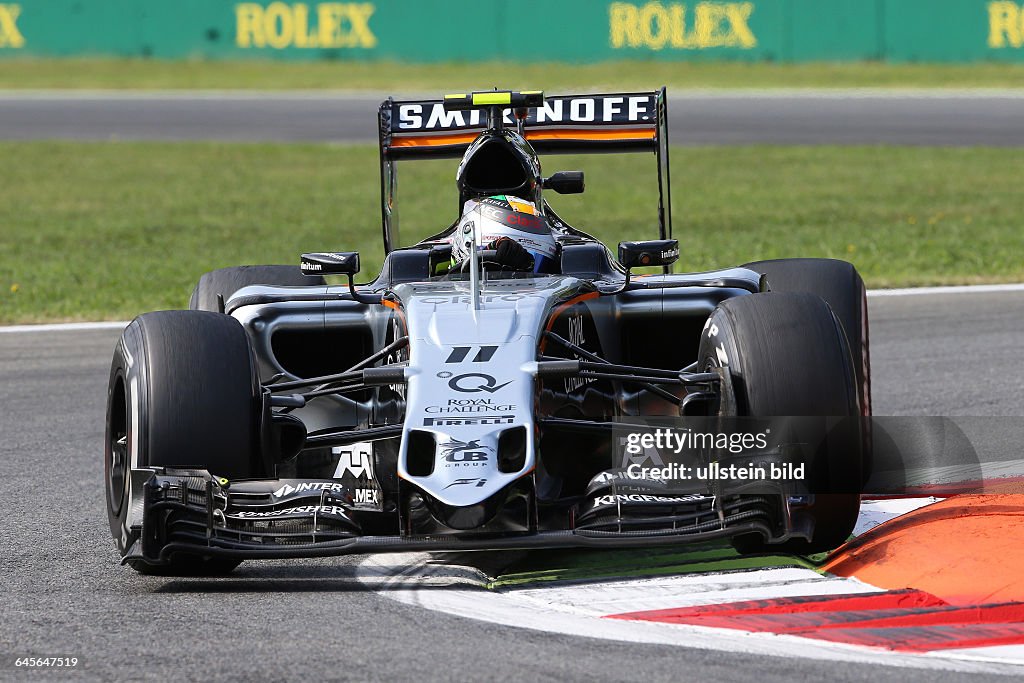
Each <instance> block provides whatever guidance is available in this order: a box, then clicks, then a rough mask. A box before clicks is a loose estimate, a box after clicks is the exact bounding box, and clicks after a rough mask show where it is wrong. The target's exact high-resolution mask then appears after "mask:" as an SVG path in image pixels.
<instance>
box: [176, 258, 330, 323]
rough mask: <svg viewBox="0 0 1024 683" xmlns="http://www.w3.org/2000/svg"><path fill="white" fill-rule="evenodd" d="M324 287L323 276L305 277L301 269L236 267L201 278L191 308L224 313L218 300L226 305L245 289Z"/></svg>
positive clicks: (193, 293) (214, 271)
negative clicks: (263, 287)
mask: <svg viewBox="0 0 1024 683" xmlns="http://www.w3.org/2000/svg"><path fill="white" fill-rule="evenodd" d="M323 284H325V282H324V279H323V277H322V276H320V275H316V276H308V275H303V274H302V271H301V270H299V267H298V266H237V267H234V268H221V269H220V270H212V271H210V272H209V273H205V274H204V275H203V276H202V277H200V278H199V282H198V283H196V286H195V289H193V290H192V297H191V299H189V302H188V307H189V308H190V309H191V310H193V311H213V312H215V313H220V312H222V311H221V310H220V303H219V302H218V301H217V296H218V295H220V296H221V297H223V300H224V301H227V300H228V299H230V298H231V295H232V294H234V293H235V292H237V291H238V290H240V289H241V288H242V287H248V286H249V285H271V286H275V287H311V286H316V285H323Z"/></svg>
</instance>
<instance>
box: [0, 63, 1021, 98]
mask: <svg viewBox="0 0 1024 683" xmlns="http://www.w3.org/2000/svg"><path fill="white" fill-rule="evenodd" d="M661 85H667V86H669V88H670V90H673V89H679V88H821V87H826V88H865V87H879V88H982V87H987V88H1024V65H1014V64H997V63H980V64H970V65H951V64H882V63H875V62H861V63H850V64H832V63H823V64H762V63H742V62H707V63H700V62H698V63H687V62H667V61H628V60H626V61H616V62H605V63H599V64H586V65H573V64H520V63H509V62H483V63H443V64H402V63H393V62H392V63H389V62H376V63H371V62H328V61H323V62H302V63H297V62H281V61H269V60H247V61H161V60H145V59H16V58H15V59H5V60H2V61H0V89H5V88H6V89H18V88H76V89H77V88H116V89H121V88H131V89H150V88H159V89H180V88H200V89H205V88H212V89H257V90H278V89H281V90H294V89H322V88H327V89H342V90H374V91H382V90H383V91H387V92H395V93H411V92H437V93H441V92H452V91H459V90H462V89H477V90H481V89H487V88H490V87H492V86H499V87H506V88H508V87H511V88H528V87H529V88H542V89H545V90H548V91H549V92H556V91H562V92H564V91H566V90H570V89H598V88H607V89H612V90H642V89H653V88H656V87H658V86H661Z"/></svg>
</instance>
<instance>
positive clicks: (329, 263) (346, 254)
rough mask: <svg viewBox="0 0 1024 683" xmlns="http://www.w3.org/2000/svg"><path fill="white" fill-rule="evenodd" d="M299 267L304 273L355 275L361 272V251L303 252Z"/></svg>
mask: <svg viewBox="0 0 1024 683" xmlns="http://www.w3.org/2000/svg"><path fill="white" fill-rule="evenodd" d="M299 269H300V270H302V274H303V275H355V274H356V273H358V272H359V252H358V251H343V252H325V253H315V254H303V255H302V260H301V261H300V262H299Z"/></svg>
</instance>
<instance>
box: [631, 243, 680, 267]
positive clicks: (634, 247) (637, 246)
mask: <svg viewBox="0 0 1024 683" xmlns="http://www.w3.org/2000/svg"><path fill="white" fill-rule="evenodd" d="M678 258H679V240H648V241H646V242H619V263H621V264H622V266H623V267H624V268H625V269H626V270H631V269H633V268H644V267H647V266H670V265H672V264H673V263H675V262H676V260H677V259H678Z"/></svg>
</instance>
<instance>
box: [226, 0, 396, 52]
mask: <svg viewBox="0 0 1024 683" xmlns="http://www.w3.org/2000/svg"><path fill="white" fill-rule="evenodd" d="M375 10H376V7H375V6H374V5H372V4H370V3H367V2H322V3H319V4H317V5H312V6H311V5H308V4H306V3H301V2H299V3H291V4H289V3H286V2H272V3H270V4H269V5H267V6H266V7H264V6H263V5H261V4H260V3H256V2H243V3H239V4H237V5H235V44H236V45H237V46H238V47H244V48H253V47H270V48H274V49H276V50H283V49H284V48H289V47H295V48H374V47H376V46H377V36H375V35H374V34H373V31H371V30H370V17H371V16H372V15H373V13H374V11H375Z"/></svg>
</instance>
